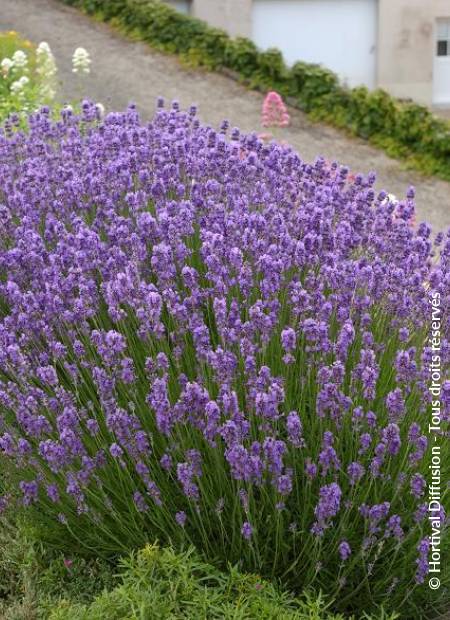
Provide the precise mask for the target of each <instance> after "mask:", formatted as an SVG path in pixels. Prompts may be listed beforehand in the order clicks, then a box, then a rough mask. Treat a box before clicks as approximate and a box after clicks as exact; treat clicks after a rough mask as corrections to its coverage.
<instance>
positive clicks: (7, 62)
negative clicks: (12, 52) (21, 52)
mask: <svg viewBox="0 0 450 620" xmlns="http://www.w3.org/2000/svg"><path fill="white" fill-rule="evenodd" d="M13 66H14V62H13V61H12V60H11V58H3V60H2V61H1V62H0V68H1V70H2V72H3V73H4V74H5V75H6V74H7V73H8V71H9V70H10V69H11V68H12V67H13Z"/></svg>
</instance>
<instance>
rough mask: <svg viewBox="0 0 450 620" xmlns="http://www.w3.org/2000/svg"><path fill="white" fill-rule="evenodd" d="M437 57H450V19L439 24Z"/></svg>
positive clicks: (442, 20) (441, 20)
mask: <svg viewBox="0 0 450 620" xmlns="http://www.w3.org/2000/svg"><path fill="white" fill-rule="evenodd" d="M436 55H437V56H450V19H440V20H438V22H437V49H436Z"/></svg>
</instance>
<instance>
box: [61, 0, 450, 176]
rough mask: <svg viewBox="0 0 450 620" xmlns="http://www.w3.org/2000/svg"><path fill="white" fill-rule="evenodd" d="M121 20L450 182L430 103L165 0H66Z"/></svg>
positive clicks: (155, 41)
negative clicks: (293, 57) (352, 80)
mask: <svg viewBox="0 0 450 620" xmlns="http://www.w3.org/2000/svg"><path fill="white" fill-rule="evenodd" d="M62 1H63V2H65V3H66V4H70V5H73V6H77V7H80V8H83V9H84V10H86V11H87V12H88V13H94V14H97V15H98V16H100V17H101V18H102V19H104V20H106V21H113V23H114V24H115V25H118V26H120V27H121V28H123V29H125V30H126V31H127V32H131V33H133V34H134V35H135V36H137V37H138V38H139V39H142V40H144V41H146V42H147V43H149V44H150V45H152V46H153V47H155V48H157V49H159V50H162V51H165V52H170V53H174V54H178V55H180V56H182V58H183V59H185V60H187V61H188V62H190V63H191V64H195V65H201V66H205V67H207V68H210V69H219V70H220V69H227V70H231V71H233V72H234V73H235V74H236V75H237V77H239V78H241V79H244V80H246V81H247V82H248V84H249V85H250V86H251V87H252V88H258V89H261V90H267V89H271V90H276V91H278V92H279V93H280V94H281V95H283V96H284V97H287V98H289V102H291V103H293V105H296V106H297V107H299V108H300V109H302V110H304V111H305V112H307V113H308V114H310V115H311V116H312V117H313V118H314V119H316V120H322V121H326V122H329V123H331V124H333V125H335V126H338V127H340V128H345V129H347V130H349V131H350V132H351V133H352V134H354V135H357V136H360V137H361V138H364V139H366V140H370V141H371V142H373V143H375V144H377V145H378V146H381V147H382V148H384V149H385V150H387V152H388V153H389V154H390V155H393V156H396V157H401V158H403V159H405V160H408V161H409V162H410V163H411V164H412V165H414V166H415V167H417V168H419V169H420V170H422V171H424V172H426V173H430V174H438V175H439V176H441V177H443V178H445V179H448V180H450V124H449V123H448V122H447V121H445V120H443V119H439V118H437V117H436V116H434V115H433V114H432V113H431V112H430V111H429V110H428V108H426V107H424V106H420V105H417V104H415V103H412V102H403V101H400V100H398V99H394V98H393V97H391V96H390V95H389V94H388V93H386V92H385V91H383V90H380V89H377V90H374V91H369V90H367V89H366V88H365V87H359V88H353V89H349V88H345V87H343V86H342V85H341V84H339V81H338V78H337V76H336V75H335V74H334V73H333V72H332V71H329V70H328V69H325V68H324V67H322V66H320V65H314V64H309V63H304V62H297V63H295V64H294V65H293V67H291V68H287V67H286V65H285V63H284V60H283V57H282V54H281V52H279V51H278V50H276V49H269V50H266V51H260V50H258V48H257V47H256V46H255V45H254V44H253V43H252V42H251V41H249V40H248V39H245V38H236V39H231V38H230V37H229V36H228V35H227V34H226V33H225V32H224V31H222V30H219V29H217V28H212V27H210V26H209V25H208V24H206V23H205V22H203V21H200V20H198V19H194V18H192V17H189V16H186V15H183V14H181V13H179V12H177V11H176V10H174V9H173V8H171V7H170V6H168V5H166V4H163V3H161V2H160V1H159V0H62Z"/></svg>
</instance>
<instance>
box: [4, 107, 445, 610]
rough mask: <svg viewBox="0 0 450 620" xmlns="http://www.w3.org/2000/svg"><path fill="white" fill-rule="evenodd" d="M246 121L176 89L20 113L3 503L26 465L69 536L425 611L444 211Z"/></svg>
mask: <svg viewBox="0 0 450 620" xmlns="http://www.w3.org/2000/svg"><path fill="white" fill-rule="evenodd" d="M228 132H229V128H228V123H226V122H224V123H223V125H222V127H221V129H220V130H219V131H215V130H213V129H212V128H211V127H205V126H202V125H200V123H199V121H198V120H197V119H196V110H195V107H191V109H190V110H189V111H188V112H183V111H180V109H179V106H178V104H177V103H176V102H175V103H173V106H172V109H170V110H166V109H164V105H163V101H162V100H160V101H159V102H158V109H157V112H156V114H155V116H154V118H153V120H152V121H151V122H150V123H149V124H147V125H142V124H141V123H140V121H139V118H138V115H137V113H136V110H135V108H134V107H133V106H130V108H129V109H128V110H127V111H126V112H125V113H123V114H118V113H111V114H108V115H107V116H106V117H105V118H104V119H103V120H100V114H99V110H98V108H96V107H95V105H94V104H91V103H90V102H87V101H86V102H84V103H83V106H82V113H81V115H80V116H76V115H75V114H74V113H73V112H72V111H71V110H70V109H64V110H63V111H62V112H61V118H60V120H59V121H57V122H52V121H51V120H50V116H49V110H48V108H42V110H41V111H40V112H39V113H37V114H34V115H32V116H30V118H29V128H28V133H23V132H22V131H20V130H18V129H15V128H14V125H13V123H8V124H7V125H6V126H5V128H4V131H3V133H2V135H1V136H0V153H1V166H0V232H1V235H0V304H1V305H0V408H1V427H0V432H1V435H0V449H1V453H2V455H3V457H2V459H3V462H4V471H5V476H4V485H5V492H4V496H3V498H2V499H1V505H2V506H3V507H5V506H6V505H7V503H8V502H10V503H11V502H13V500H14V496H15V491H16V490H18V491H19V496H20V501H21V503H22V504H23V505H25V506H26V507H27V509H28V510H30V511H31V512H30V514H34V517H35V518H37V519H39V520H41V521H42V520H43V519H44V520H46V524H47V526H50V524H53V526H54V528H55V531H56V532H57V533H58V535H59V539H58V541H57V543H58V544H59V546H60V547H62V548H67V547H68V546H69V545H71V544H77V545H78V547H79V548H84V549H85V550H86V551H88V552H90V553H95V554H101V555H108V554H115V553H117V552H120V551H122V550H125V549H129V548H132V547H137V546H141V545H143V544H144V543H146V542H147V541H154V540H155V539H158V540H159V541H160V542H170V543H171V544H174V545H176V546H183V545H186V544H191V543H193V544H194V545H195V546H196V547H197V548H198V549H199V550H201V551H202V552H203V553H204V555H205V556H206V557H208V558H209V559H211V560H215V561H219V562H222V563H224V562H226V561H230V562H233V563H239V564H240V565H241V566H242V567H243V568H244V569H245V570H255V571H258V572H260V573H261V574H263V575H265V576H272V577H276V578H280V579H282V580H283V582H284V583H286V584H288V585H289V586H293V587H295V588H296V589H300V588H309V587H312V588H315V589H317V590H319V589H321V590H322V591H324V592H326V593H327V594H329V595H330V596H332V597H335V598H336V607H337V608H338V609H340V610H345V611H348V610H351V611H356V612H361V611H362V610H365V611H369V610H371V609H373V608H374V607H375V606H377V605H380V604H383V605H384V606H385V607H386V608H387V609H397V610H401V611H402V612H403V611H404V612H405V616H404V617H416V618H417V617H427V616H428V615H429V614H431V613H432V609H433V606H434V605H439V602H440V601H441V600H442V601H443V600H445V598H446V592H448V590H446V588H448V571H447V572H446V573H445V574H442V575H441V581H442V586H441V589H440V591H439V592H437V593H436V592H432V591H431V590H430V589H429V587H428V584H427V583H424V581H425V577H426V573H427V559H428V555H429V551H430V541H429V538H428V536H429V533H430V526H429V520H428V518H427V517H428V514H427V501H428V499H427V494H426V486H427V482H428V480H429V471H430V470H429V464H430V450H431V446H430V435H429V434H428V425H429V422H430V413H431V409H432V398H433V397H432V395H431V393H430V391H429V381H430V374H429V367H430V362H431V360H432V354H433V353H432V350H431V344H430V342H429V324H430V318H431V307H432V305H431V304H430V299H432V298H433V297H434V298H436V297H438V298H439V299H440V302H441V305H440V311H441V314H440V318H441V323H440V325H441V333H442V339H441V364H442V376H443V377H445V373H446V372H448V368H449V365H450V345H449V340H448V336H449V327H450V322H449V317H448V313H447V311H446V308H447V307H448V305H449V301H450V269H449V267H450V237H449V235H447V236H444V234H438V235H437V236H436V238H435V240H434V241H433V240H432V237H431V231H430V228H429V227H428V225H426V224H420V225H419V226H417V227H414V226H413V225H412V221H413V219H412V218H413V216H414V191H413V190H412V189H410V190H409V192H408V194H407V198H406V199H405V200H404V201H402V202H400V203H398V204H397V203H395V204H394V203H392V202H391V201H390V200H389V198H388V196H387V194H386V193H385V192H380V193H378V194H377V193H376V192H375V190H374V183H375V175H374V174H369V175H368V176H367V177H364V176H362V175H356V177H355V178H354V180H349V179H348V178H347V177H348V170H347V169H346V168H345V167H341V166H338V165H337V164H334V163H333V164H331V165H328V164H326V163H325V162H324V160H322V159H320V158H319V159H317V161H316V162H315V163H314V164H312V165H311V164H307V163H305V162H303V161H302V160H301V158H300V157H299V156H298V154H296V153H295V152H294V151H293V150H292V149H291V148H290V147H287V146H280V145H277V144H276V143H271V144H265V143H264V142H263V141H261V140H259V139H258V138H257V136H255V135H242V134H241V133H240V132H239V130H238V129H233V130H232V131H231V132H229V133H230V136H229V137H227V133H228ZM442 388H443V389H442V411H441V429H442V432H441V434H436V435H435V436H436V439H437V440H439V441H440V444H441V445H442V453H441V463H442V467H443V475H444V470H445V471H448V463H449V449H448V441H447V442H446V441H445V440H446V439H447V437H448V419H449V413H450V382H449V381H445V382H444V383H443V386H442ZM447 498H448V494H444V495H443V501H444V500H445V501H446V499H447ZM435 521H437V523H438V525H439V527H440V531H441V533H442V548H441V552H442V554H443V556H444V554H445V553H447V552H448V537H446V536H445V534H446V532H447V531H448V527H447V526H448V521H447V520H446V517H445V514H444V510H443V509H442V510H441V511H440V513H439V514H438V515H437V516H435ZM447 557H448V556H447ZM442 566H443V568H444V566H445V562H443V563H442ZM448 566H449V563H448V562H447V569H448ZM439 597H440V598H439ZM407 614H410V615H409V616H408V615H407ZM402 617H403V616H402Z"/></svg>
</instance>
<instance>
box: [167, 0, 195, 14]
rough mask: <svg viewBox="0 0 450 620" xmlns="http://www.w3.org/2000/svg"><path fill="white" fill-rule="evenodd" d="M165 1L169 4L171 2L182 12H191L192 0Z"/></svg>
mask: <svg viewBox="0 0 450 620" xmlns="http://www.w3.org/2000/svg"><path fill="white" fill-rule="evenodd" d="M164 2H167V4H170V5H171V6H172V7H173V8H174V9H176V10H177V11H180V12H181V13H185V14H186V15H187V14H188V13H190V10H191V2H190V0H164Z"/></svg>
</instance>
